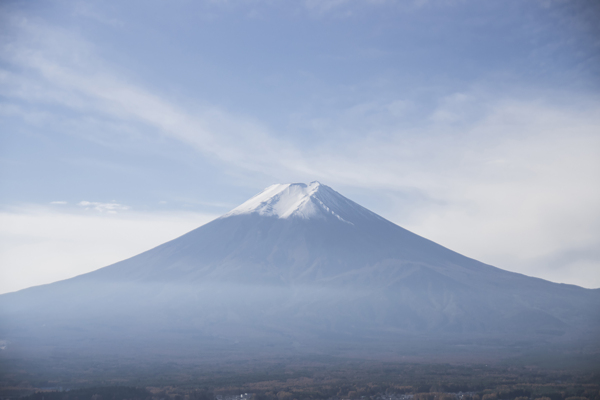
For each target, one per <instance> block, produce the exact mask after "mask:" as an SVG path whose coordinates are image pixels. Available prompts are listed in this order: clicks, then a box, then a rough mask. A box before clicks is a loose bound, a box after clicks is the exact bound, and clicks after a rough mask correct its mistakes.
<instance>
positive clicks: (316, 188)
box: [222, 181, 348, 222]
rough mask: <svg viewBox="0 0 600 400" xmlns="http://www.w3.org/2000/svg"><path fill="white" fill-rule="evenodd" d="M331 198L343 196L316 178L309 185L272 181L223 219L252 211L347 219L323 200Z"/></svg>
mask: <svg viewBox="0 0 600 400" xmlns="http://www.w3.org/2000/svg"><path fill="white" fill-rule="evenodd" d="M332 194H334V196H332ZM323 195H325V196H323ZM332 197H340V198H342V199H344V198H343V196H341V195H339V194H337V193H336V192H335V191H333V190H332V189H331V188H329V187H327V186H325V185H322V184H321V183H319V182H317V181H314V182H311V183H309V184H308V185H307V184H304V183H286V184H275V185H271V186H269V187H268V188H266V189H265V190H263V191H262V192H260V193H259V194H257V195H256V196H254V197H252V198H251V199H250V200H248V201H246V202H245V203H243V204H242V205H240V206H238V207H236V208H234V209H233V210H231V211H230V212H228V213H227V214H225V215H223V217H222V218H226V217H231V216H234V215H240V214H252V213H258V214H260V215H263V216H273V217H277V218H290V217H299V218H305V219H308V218H315V217H317V218H318V217H324V216H325V215H331V216H334V217H336V218H337V219H339V220H341V221H344V222H348V221H345V220H344V219H343V218H342V217H340V215H339V214H337V213H336V212H335V211H334V210H333V209H332V207H331V205H329V206H328V205H327V204H325V202H324V200H326V199H332ZM344 200H345V199H344ZM328 202H330V201H328Z"/></svg>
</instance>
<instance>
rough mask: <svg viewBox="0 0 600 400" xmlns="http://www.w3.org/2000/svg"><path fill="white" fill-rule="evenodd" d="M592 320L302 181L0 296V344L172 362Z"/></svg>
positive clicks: (565, 300)
mask: <svg viewBox="0 0 600 400" xmlns="http://www.w3.org/2000/svg"><path fill="white" fill-rule="evenodd" d="M598 310H600V293H599V291H598V290H588V289H583V288H580V287H576V286H572V285H561V284H555V283H551V282H548V281H544V280H541V279H537V278H531V277H527V276H524V275H520V274H515V273H511V272H507V271H503V270H501V269H498V268H495V267H492V266H489V265H485V264H482V263H480V262H478V261H476V260H473V259H470V258H467V257H464V256H462V255H460V254H458V253H455V252H453V251H451V250H449V249H446V248H444V247H442V246H440V245H438V244H436V243H433V242H431V241H429V240H427V239H424V238H422V237H420V236H418V235H415V234H413V233H411V232H409V231H407V230H405V229H403V228H401V227H399V226H397V225H395V224H393V223H391V222H389V221H387V220H385V219H384V218H382V217H380V216H378V215H376V214H374V213H372V212H371V211H369V210H367V209H365V208H364V207H361V206H360V205H358V204H356V203H354V202H352V201H351V200H348V199H346V198H345V197H343V196H342V195H340V194H339V193H337V192H335V191H334V190H332V189H331V188H329V187H327V186H325V185H322V184H320V183H318V182H313V183H311V184H309V185H304V184H286V185H273V186H271V187H269V188H267V189H265V190H264V191H263V192H261V193H259V194H258V195H256V196H254V197H253V198H252V199H250V200H248V201H247V202H245V203H244V204H242V205H240V206H239V207H237V208H235V209H233V210H232V211H230V212H229V213H227V214H225V215H223V216H222V217H220V218H218V219H216V220H214V221H212V222H210V223H208V224H206V225H204V226H201V227H200V228H198V229H196V230H194V231H191V232H189V233H187V234H185V235H183V236H181V237H179V238H177V239H175V240H172V241H170V242H168V243H165V244H163V245H161V246H158V247H156V248H154V249H151V250H149V251H147V252H145V253H142V254H140V255H137V256H135V257H132V258H130V259H127V260H124V261H122V262H119V263H116V264H113V265H111V266H108V267H105V268H102V269H100V270H97V271H94V272H91V273H89V274H85V275H81V276H79V277H76V278H73V279H69V280H66V281H62V282H57V283H55V284H51V285H45V286H41V287H36V288H31V289H27V290H23V291H20V292H17V293H12V294H7V295H3V296H0V322H2V324H1V328H0V329H1V330H0V335H1V336H0V339H3V338H4V339H8V340H9V341H11V342H13V343H20V342H23V343H25V342H28V341H29V342H28V343H41V342H43V343H46V344H51V345H53V346H57V345H64V343H65V340H68V342H69V343H70V344H69V345H72V346H76V345H74V344H73V343H79V346H80V347H82V348H83V347H85V346H90V343H91V342H90V341H95V342H94V343H100V342H103V343H110V344H111V346H113V345H114V344H115V343H117V342H119V343H121V342H123V340H124V339H123V338H124V337H127V335H130V336H131V337H136V338H137V340H138V341H140V340H142V339H143V340H146V341H147V342H148V343H156V342H164V341H174V342H178V343H180V347H178V345H177V343H175V344H174V345H173V346H174V347H173V349H172V350H173V351H176V350H178V349H179V350H180V351H184V350H183V349H184V348H186V346H188V345H189V343H191V342H193V343H196V342H194V340H196V339H198V338H202V340H200V339H198V340H200V342H202V343H205V342H206V340H209V338H210V340H225V341H227V340H229V339H231V338H238V337H239V336H240V333H239V332H241V331H243V332H244V335H243V336H244V338H245V340H247V341H250V342H252V343H254V344H256V345H257V346H259V347H260V348H262V349H263V350H264V348H265V347H264V346H267V345H272V344H274V343H279V344H282V343H287V345H286V346H289V343H296V342H299V343H300V342H302V343H310V345H307V346H308V347H307V348H308V349H311V350H310V351H316V349H320V350H319V351H325V352H327V351H328V350H327V345H325V343H329V342H328V340H329V339H327V338H337V340H339V338H345V339H344V340H347V341H349V343H351V344H352V343H353V345H355V346H359V343H363V344H361V345H360V346H363V345H364V341H365V340H366V341H370V342H373V341H375V342H377V343H387V344H386V346H396V347H398V348H400V347H402V346H401V344H399V343H398V338H399V337H410V336H411V335H412V336H413V337H416V338H419V340H426V341H428V343H433V342H436V343H442V342H444V341H446V340H448V338H452V337H456V335H459V336H458V337H460V338H462V340H464V341H465V343H474V340H476V339H477V338H494V339H495V340H497V343H502V341H505V342H514V341H519V340H520V341H523V340H525V341H530V343H532V341H533V342H538V343H558V342H562V343H573V342H574V341H575V340H586V341H587V342H586V343H588V342H589V343H591V344H592V345H597V342H598V340H597V337H598V336H597V333H598V328H599V326H600V313H599V311H598ZM41 325H45V328H44V329H45V330H46V331H48V332H49V333H48V334H44V333H43V332H42V333H40V330H39V327H40V326H41ZM124 332H126V333H124ZM407 335H408V336H407ZM415 335H416V336H415ZM453 335H454V336H453ZM64 338H68V339H64ZM193 338H196V339H193ZM394 343H395V344H394ZM261 346H262V347H261ZM282 346H283V345H282ZM284 347H285V346H284ZM200 348H204V347H203V346H200ZM199 351H200V350H199Z"/></svg>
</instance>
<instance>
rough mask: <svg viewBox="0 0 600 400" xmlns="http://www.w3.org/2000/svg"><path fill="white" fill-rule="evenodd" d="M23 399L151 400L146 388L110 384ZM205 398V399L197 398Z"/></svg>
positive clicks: (36, 394)
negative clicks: (108, 385)
mask: <svg viewBox="0 0 600 400" xmlns="http://www.w3.org/2000/svg"><path fill="white" fill-rule="evenodd" d="M21 399H23V400H152V399H153V396H152V394H151V393H150V392H148V391H147V390H146V389H140V388H134V387H127V386H110V387H94V388H85V389H75V390H69V391H52V392H36V393H34V394H32V395H29V396H25V397H22V398H21ZM199 400H207V399H199Z"/></svg>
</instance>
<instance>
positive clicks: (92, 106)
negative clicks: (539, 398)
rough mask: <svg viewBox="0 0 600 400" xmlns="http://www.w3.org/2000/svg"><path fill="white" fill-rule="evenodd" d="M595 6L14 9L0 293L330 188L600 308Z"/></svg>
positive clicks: (4, 65) (0, 162)
mask: <svg viewBox="0 0 600 400" xmlns="http://www.w3.org/2000/svg"><path fill="white" fill-rule="evenodd" d="M599 17H600V6H599V5H598V3H597V2H596V1H594V0H581V1H534V0H530V1H521V0H519V1H511V0H502V1H500V0H496V1H486V2H481V1H468V0H447V1H446V0H439V1H423V0H421V1H408V0H407V1H392V0H388V1H386V0H379V1H374V0H371V1H367V0H364V1H358V0H355V1H353V0H322V1H314V0H306V1H295V2H291V1H276V0H271V1H269V0H265V1H259V0H255V1H251V0H248V1H244V0H240V1H216V0H214V1H185V0H181V1H169V2H165V1H127V2H117V1H109V2H107V1H85V2H84V1H62V0H61V1H43V2H42V1H28V2H22V1H4V2H2V4H1V5H0V27H1V28H0V45H1V50H0V135H1V136H0V238H2V240H1V242H2V243H3V244H0V261H2V262H1V264H2V267H0V268H1V270H0V274H1V275H0V277H2V278H3V279H0V280H2V281H3V282H4V283H3V284H2V285H0V292H6V291H11V290H16V289H19V288H23V287H26V286H31V285H34V284H40V283H45V282H51V281H54V280H58V279H63V278H66V277H69V276H73V275H76V274H78V273H82V272H86V271H89V270H92V269H95V268H99V267H102V266H104V265H107V264H109V263H112V262H115V261H118V260H120V259H123V258H126V257H129V256H132V255H134V254H136V253H138V252H140V251H143V250H145V249H147V248H150V247H152V246H154V245H157V244H160V243H161V242H163V241H166V240H168V239H171V238H174V237H176V236H178V235H180V234H182V233H184V232H186V231H187V230H190V229H192V228H194V227H196V226H198V225H200V224H202V223H205V222H207V221H209V220H210V219H212V218H214V217H216V216H218V215H220V214H223V213H225V212H227V211H229V209H231V208H233V207H235V206H236V205H238V204H240V203H242V202H243V201H245V200H246V199H247V198H249V197H251V196H252V195H254V194H255V193H257V192H258V191H260V190H261V189H262V188H264V187H266V186H268V185H270V184H272V183H278V182H310V181H313V180H319V181H321V182H322V183H325V184H327V185H329V186H331V187H333V188H334V189H336V190H337V191H339V192H341V193H342V194H344V195H346V196H347V197H350V198H351V199H353V200H355V201H357V202H359V203H360V204H362V205H364V206H366V207H367V208H370V209H371V210H373V211H375V212H377V213H378V214H380V215H382V216H384V217H385V218H387V219H390V220H392V221H393V222H396V223H398V224H400V225H401V226H403V227H405V228H408V229H410V230H412V231H414V232H416V233H418V234H421V235H423V236H425V237H427V238H430V239H432V240H434V241H437V242H438V243H440V244H442V245H445V246H447V247H449V248H451V249H453V250H456V251H459V252H461V253H463V254H465V255H467V256H470V257H473V258H477V259H479V260H481V261H483V262H487V263H490V264H492V265H495V266H498V267H501V268H504V269H508V270H512V271H517V272H521V273H525V274H528V275H534V276H539V277H542V278H545V279H550V280H553V281H557V282H566V283H574V284H578V285H583V286H585V287H600V250H599V249H600V207H598V204H600V186H599V185H598V184H597V182H599V181H600V161H599V159H600V157H598V154H599V151H600V28H599V27H598V25H597V23H596V22H597V20H598V18H599Z"/></svg>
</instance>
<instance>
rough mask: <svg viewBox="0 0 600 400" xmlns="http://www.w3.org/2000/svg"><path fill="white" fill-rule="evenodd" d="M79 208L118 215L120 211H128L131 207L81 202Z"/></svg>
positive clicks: (117, 204)
mask: <svg viewBox="0 0 600 400" xmlns="http://www.w3.org/2000/svg"><path fill="white" fill-rule="evenodd" d="M77 205H78V206H79V207H83V208H84V209H86V210H95V211H98V212H105V213H108V214H116V213H117V212H119V211H127V210H129V209H130V208H131V207H129V206H125V205H123V204H119V203H100V202H97V201H80V202H79V203H77Z"/></svg>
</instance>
